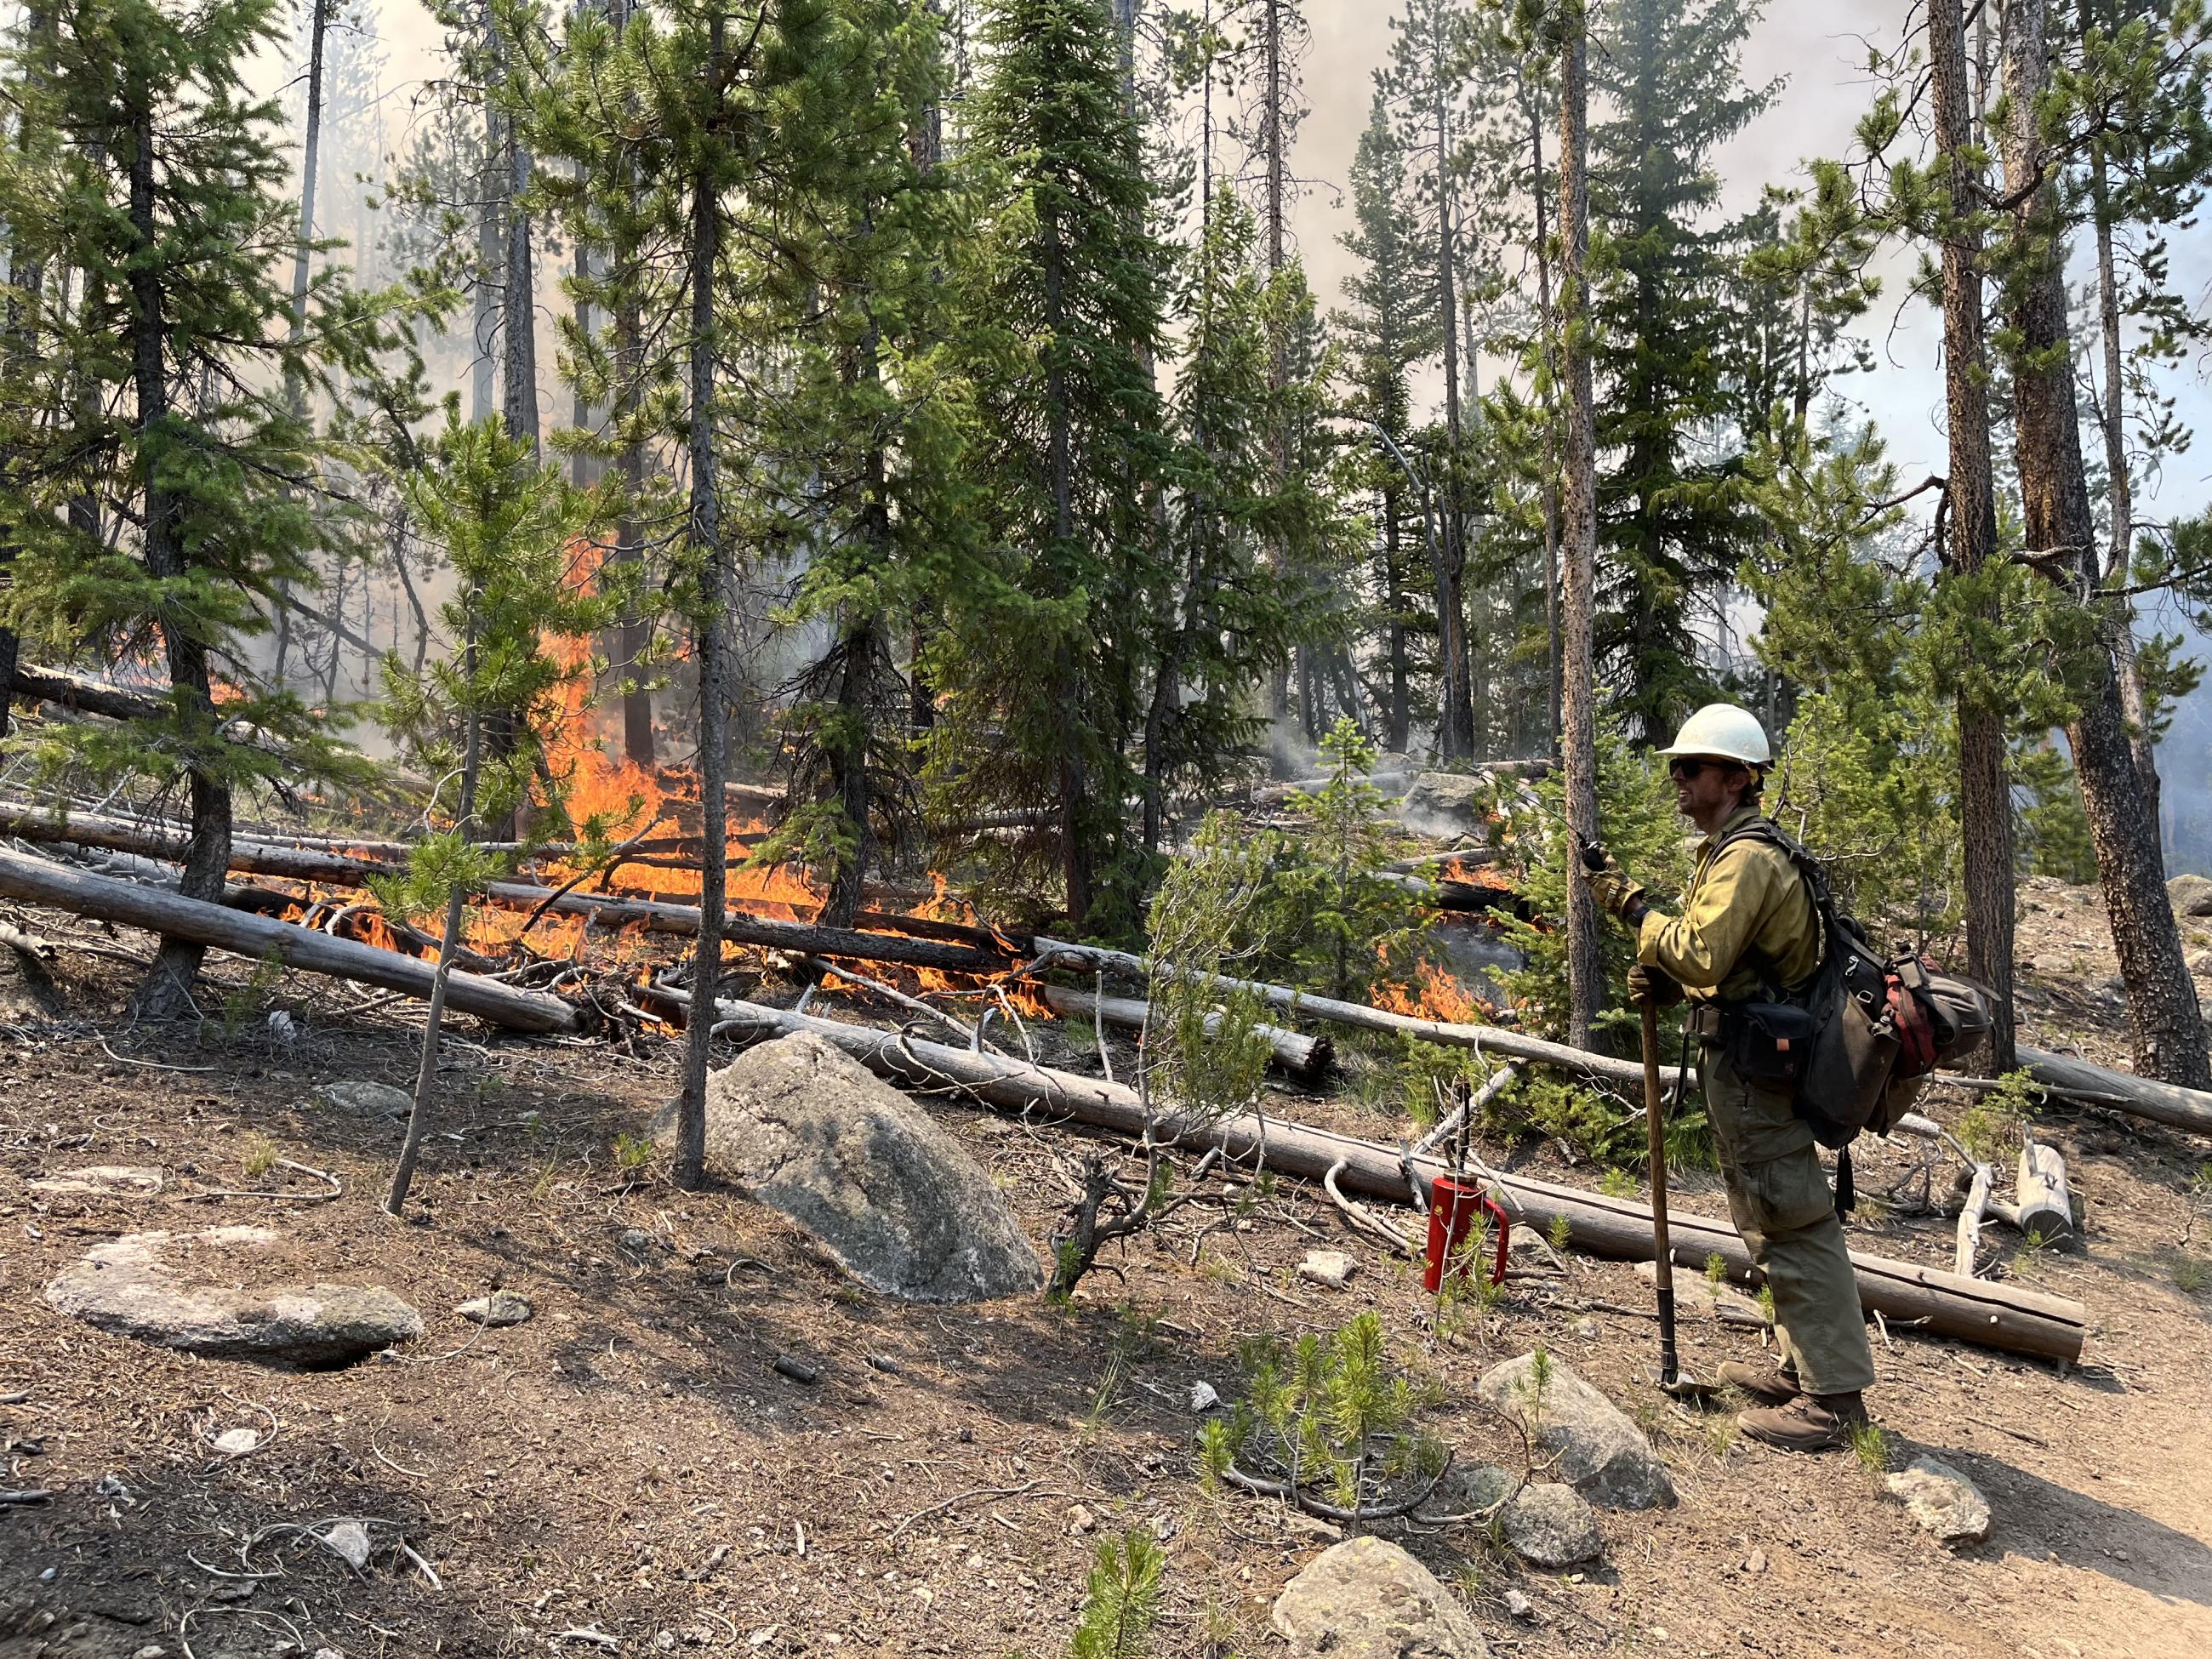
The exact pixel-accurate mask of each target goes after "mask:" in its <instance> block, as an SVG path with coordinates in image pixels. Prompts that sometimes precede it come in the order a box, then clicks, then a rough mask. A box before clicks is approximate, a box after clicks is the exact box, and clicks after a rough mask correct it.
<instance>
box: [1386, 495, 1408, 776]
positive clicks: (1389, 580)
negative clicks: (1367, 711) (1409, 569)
mask: <svg viewBox="0 0 2212 1659" xmlns="http://www.w3.org/2000/svg"><path fill="white" fill-rule="evenodd" d="M1398 511H1399V508H1398V492H1397V491H1396V490H1395V489H1386V490H1384V491H1383V600H1384V603H1385V604H1387V605H1389V608H1390V623H1389V645H1388V647H1387V649H1388V652H1389V673H1390V702H1389V708H1388V709H1387V710H1386V711H1385V714H1384V731H1383V747H1384V748H1385V749H1388V750H1390V751H1391V752H1392V753H1393V754H1399V755H1402V754H1404V753H1405V752H1406V745H1407V742H1408V741H1410V740H1411V738H1412V736H1413V687H1412V679H1413V676H1412V672H1411V670H1410V667H1409V665H1408V664H1407V657H1406V590H1405V584H1404V567H1403V566H1402V565H1401V563H1400V562H1399V561H1400V558H1401V550H1400V548H1399V545H1398Z"/></svg>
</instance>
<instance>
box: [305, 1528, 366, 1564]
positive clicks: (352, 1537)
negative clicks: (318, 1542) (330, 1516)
mask: <svg viewBox="0 0 2212 1659" xmlns="http://www.w3.org/2000/svg"><path fill="white" fill-rule="evenodd" d="M317 1535H318V1536H319V1537H320V1538H321V1539H322V1541H323V1542H325V1544H328V1545H329V1546H330V1547H331V1549H332V1550H333V1551H335V1552H336V1553H337V1554H338V1555H339V1556H340V1557H341V1558H342V1559H343V1560H344V1562H345V1564H346V1565H348V1566H349V1567H351V1568H352V1569H353V1570H354V1571H356V1572H359V1571H361V1570H362V1568H363V1567H365V1566H367V1565H368V1550H369V1544H368V1528H367V1527H364V1526H362V1524H361V1522H358V1521H337V1522H332V1523H331V1525H329V1526H327V1527H325V1528H323V1530H322V1531H321V1532H320V1533H319V1534H317Z"/></svg>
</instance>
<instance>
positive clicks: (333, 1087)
mask: <svg viewBox="0 0 2212 1659" xmlns="http://www.w3.org/2000/svg"><path fill="white" fill-rule="evenodd" d="M315 1098H316V1099H318V1100H319V1101H321V1102H322V1103H323V1104H325V1106H334V1107H336V1108H337V1109H338V1110H339V1111H341V1112H343V1113H345V1114H346V1115H348V1116H349V1117H405V1116H407V1115H410V1113H412V1112H413V1111H414V1109H415V1097H414V1096H413V1095H411V1094H410V1093H408V1092H407V1091H406V1090H404V1089H395V1088H393V1087H392V1085H390V1084H389V1083H325V1084H323V1085H321V1086H319V1088H317V1089H316V1091H315Z"/></svg>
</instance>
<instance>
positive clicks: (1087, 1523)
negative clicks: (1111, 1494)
mask: <svg viewBox="0 0 2212 1659" xmlns="http://www.w3.org/2000/svg"><path fill="white" fill-rule="evenodd" d="M1097 1524H1098V1517H1097V1516H1095V1515H1093V1514H1091V1506H1090V1505H1089V1504H1069V1505H1068V1506H1067V1529H1068V1531H1069V1532H1070V1533H1079V1532H1089V1531H1091V1529H1092V1528H1095V1527H1097Z"/></svg>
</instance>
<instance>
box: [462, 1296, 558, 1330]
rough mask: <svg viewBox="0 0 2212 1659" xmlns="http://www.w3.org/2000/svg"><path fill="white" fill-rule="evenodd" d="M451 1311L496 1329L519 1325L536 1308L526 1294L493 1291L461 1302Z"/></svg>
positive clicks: (534, 1311)
mask: <svg viewBox="0 0 2212 1659" xmlns="http://www.w3.org/2000/svg"><path fill="white" fill-rule="evenodd" d="M453 1311H454V1312H455V1313H457V1314H459V1315H460V1316H461V1317H462V1318H464V1319H467V1320H472V1321H473V1322H476V1323H477V1324H479V1325H488V1326H490V1327H491V1328H494V1329H497V1328H500V1327H501V1326H504V1325H520V1323H522V1322H523V1321H524V1320H526V1319H527V1318H529V1317H530V1316H531V1315H532V1314H533V1313H536V1312H537V1311H538V1310H537V1309H536V1308H534V1307H532V1305H531V1303H530V1298H529V1297H526V1296H521V1295H519V1294H517V1293H516V1292H515V1291H493V1292H492V1293H491V1294H490V1295H489V1296H480V1297H476V1298H475V1299H474V1300H472V1301H468V1302H464V1303H462V1304H460V1305H459V1306H458V1307H457V1308H455V1309H454V1310H453Z"/></svg>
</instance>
